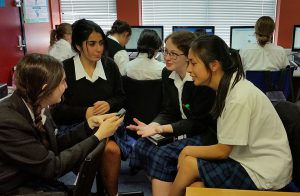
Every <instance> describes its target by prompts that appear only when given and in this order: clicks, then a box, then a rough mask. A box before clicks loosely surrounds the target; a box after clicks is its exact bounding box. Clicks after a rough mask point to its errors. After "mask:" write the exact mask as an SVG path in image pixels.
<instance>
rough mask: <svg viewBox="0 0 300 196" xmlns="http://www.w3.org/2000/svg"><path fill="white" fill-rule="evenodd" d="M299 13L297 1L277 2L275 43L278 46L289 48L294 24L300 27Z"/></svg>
mask: <svg viewBox="0 0 300 196" xmlns="http://www.w3.org/2000/svg"><path fill="white" fill-rule="evenodd" d="M299 12H300V1H299V0H277V17H276V31H275V42H276V43H277V44H278V45H280V46H282V47H284V48H291V46H292V39H293V27H294V25H295V24H298V25H300V14H299Z"/></svg>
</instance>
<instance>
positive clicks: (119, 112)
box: [117, 108, 126, 118]
mask: <svg viewBox="0 0 300 196" xmlns="http://www.w3.org/2000/svg"><path fill="white" fill-rule="evenodd" d="M125 113H126V110H125V109H124V108H122V109H120V110H119V111H118V113H117V116H119V117H120V118H122V117H123V116H124V115H125Z"/></svg>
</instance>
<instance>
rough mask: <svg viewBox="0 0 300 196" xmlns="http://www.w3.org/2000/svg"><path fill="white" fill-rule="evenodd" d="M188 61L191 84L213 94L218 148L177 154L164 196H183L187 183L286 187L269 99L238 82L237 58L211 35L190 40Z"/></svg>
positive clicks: (285, 159)
mask: <svg viewBox="0 0 300 196" xmlns="http://www.w3.org/2000/svg"><path fill="white" fill-rule="evenodd" d="M188 59H189V65H188V69H187V71H188V72H189V73H190V75H191V76H192V78H193V81H194V84H195V85H196V86H208V87H211V88H212V89H214V90H215V91H216V94H217V97H216V101H215V104H214V106H213V109H212V111H211V113H212V115H213V116H214V117H215V118H216V119H217V136H218V144H216V145H210V146H187V147H185V148H184V149H183V150H182V151H181V153H180V156H179V158H178V168H179V169H178V173H177V176H176V179H175V181H174V183H173V185H172V189H171V190H172V191H171V193H170V195H172V196H177V195H184V193H185V188H186V187H187V186H190V185H192V184H193V185H195V186H200V187H212V188H230V189H263V190H265V189H267V190H277V189H281V188H283V187H284V186H285V185H287V184H288V183H289V182H290V180H291V174H292V157H291V152H290V148H289V143H288V139H287V135H286V132H285V129H284V126H283V124H282V122H281V120H280V118H279V116H278V115H277V113H276V111H275V109H274V107H273V105H272V104H271V102H270V101H269V99H268V98H267V97H266V96H265V95H264V94H263V93H262V92H261V91H260V90H259V89H257V88H256V87H255V86H254V85H253V84H252V83H250V82H249V81H247V80H246V79H245V78H244V72H243V68H242V64H241V60H240V57H239V54H238V53H237V52H236V51H235V50H232V49H229V48H228V47H227V45H226V43H225V42H224V41H223V40H222V39H221V38H219V37H218V36H215V35H213V36H203V37H200V38H198V39H196V40H195V41H194V42H193V43H192V44H191V48H190V50H189V55H188ZM270 163H272V164H270Z"/></svg>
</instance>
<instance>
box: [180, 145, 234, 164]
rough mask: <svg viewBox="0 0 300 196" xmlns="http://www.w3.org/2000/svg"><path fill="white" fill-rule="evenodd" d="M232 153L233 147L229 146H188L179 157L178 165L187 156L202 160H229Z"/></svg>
mask: <svg viewBox="0 0 300 196" xmlns="http://www.w3.org/2000/svg"><path fill="white" fill-rule="evenodd" d="M231 151H232V146H231V145H227V144H215V145H211V146H187V147H185V148H184V149H183V150H182V151H181V153H180V155H179V157H178V165H179V167H180V163H181V162H182V160H183V159H184V158H185V157H186V156H192V157H195V158H201V159H218V160H220V159H227V158H228V157H229V155H230V153H231Z"/></svg>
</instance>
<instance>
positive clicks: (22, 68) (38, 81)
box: [16, 53, 64, 147]
mask: <svg viewBox="0 0 300 196" xmlns="http://www.w3.org/2000/svg"><path fill="white" fill-rule="evenodd" d="M63 76H64V69H63V65H62V64H61V62H59V61H58V60H57V59H55V58H54V57H51V56H49V55H45V54H37V53H33V54H27V55H25V56H24V57H23V58H22V59H21V60H20V62H19V63H18V64H17V69H16V87H17V88H16V93H17V94H18V95H19V96H20V97H22V98H23V99H24V100H25V102H26V103H27V104H28V105H30V106H31V107H32V110H33V114H34V118H35V119H34V127H35V129H36V131H37V134H38V136H39V137H40V141H41V142H42V143H43V144H44V145H45V146H46V147H48V145H49V143H48V140H47V135H46V131H45V129H44V126H43V124H42V117H41V110H42V106H41V101H42V100H43V99H45V98H46V97H48V96H49V95H51V93H52V92H53V91H54V90H55V89H56V88H57V87H58V86H59V84H60V82H61V81H62V79H63ZM45 84H47V86H46V87H44V88H43V86H44V85H45Z"/></svg>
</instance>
